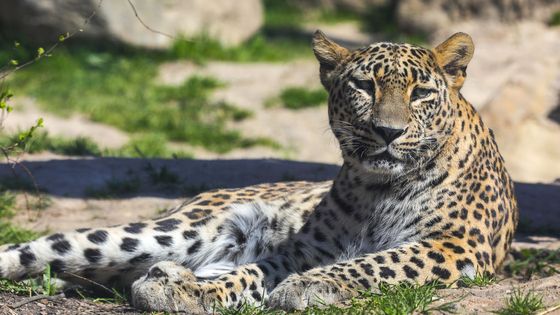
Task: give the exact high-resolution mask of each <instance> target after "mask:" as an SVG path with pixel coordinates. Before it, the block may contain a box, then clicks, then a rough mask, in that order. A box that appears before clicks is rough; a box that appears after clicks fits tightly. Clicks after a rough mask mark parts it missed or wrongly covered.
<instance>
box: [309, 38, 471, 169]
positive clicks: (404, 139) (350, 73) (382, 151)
mask: <svg viewBox="0 0 560 315" xmlns="http://www.w3.org/2000/svg"><path fill="white" fill-rule="evenodd" d="M313 50H314V53H315V56H316V57H317V59H318V60H319V63H320V76H321V82H322V83H323V85H324V87H325V88H326V89H327V91H328V92H329V122H330V126H331V129H332V130H333V132H334V134H335V136H336V137H337V139H338V141H339V144H340V148H341V149H342V155H343V158H344V160H345V162H346V163H349V164H351V165H354V166H357V167H359V168H361V169H364V170H365V171H366V172H369V173H375V174H382V175H387V176H389V177H394V176H399V175H402V174H406V173H408V172H409V171H411V170H414V169H417V168H419V167H420V166H422V165H425V164H426V163H428V162H429V161H430V160H432V159H433V158H434V157H436V156H437V155H438V153H439V152H441V150H442V148H443V146H444V144H445V143H446V141H447V140H448V139H449V137H450V136H451V135H452V134H453V132H454V127H455V124H456V122H457V119H458V112H459V110H458V106H459V105H458V104H457V103H459V102H458V100H459V98H460V94H459V90H460V89H461V86H462V85H463V82H464V80H465V76H466V67H467V64H468V62H469V61H470V60H471V58H472V56H473V53H474V45H473V42H472V40H471V38H470V36H469V35H467V34H464V33H457V34H455V35H453V36H451V37H450V38H449V39H447V40H446V41H445V42H443V43H442V44H440V45H438V46H437V47H436V48H434V49H432V50H430V49H426V48H422V47H419V46H415V45H410V44H396V43H387V42H382V43H375V44H372V45H370V46H367V47H365V48H362V49H357V50H354V51H350V50H348V49H346V48H344V47H342V46H340V45H338V44H336V43H334V42H333V41H331V40H329V39H328V38H327V37H325V35H324V34H323V33H322V32H320V31H317V32H316V33H315V35H314V38H313Z"/></svg>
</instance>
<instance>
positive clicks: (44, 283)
mask: <svg viewBox="0 0 560 315" xmlns="http://www.w3.org/2000/svg"><path fill="white" fill-rule="evenodd" d="M54 277H55V275H54V274H53V273H52V272H51V266H50V265H48V264H47V267H46V268H45V270H44V271H43V274H42V277H41V279H28V280H23V281H13V280H7V279H0V292H9V293H13V294H17V295H28V296H32V295H36V294H43V295H47V296H53V295H55V294H56V293H58V291H59V289H58V288H57V287H56V284H55V281H54Z"/></svg>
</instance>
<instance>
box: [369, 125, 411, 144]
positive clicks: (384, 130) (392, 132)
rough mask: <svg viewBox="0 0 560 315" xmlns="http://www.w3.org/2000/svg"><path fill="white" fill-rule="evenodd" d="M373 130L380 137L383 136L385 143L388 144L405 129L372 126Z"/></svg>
mask: <svg viewBox="0 0 560 315" xmlns="http://www.w3.org/2000/svg"><path fill="white" fill-rule="evenodd" d="M373 131H375V132H376V133H377V134H378V135H379V136H380V137H381V138H383V140H385V143H387V144H389V143H391V142H393V141H394V140H395V139H397V138H398V137H400V136H402V135H403V134H404V133H405V131H406V129H394V128H388V127H377V126H374V127H373Z"/></svg>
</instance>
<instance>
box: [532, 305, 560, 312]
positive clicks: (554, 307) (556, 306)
mask: <svg viewBox="0 0 560 315" xmlns="http://www.w3.org/2000/svg"><path fill="white" fill-rule="evenodd" d="M559 309H560V303H558V304H556V305H553V306H551V307H549V308H547V309H545V310H543V311H542V312H539V313H537V315H545V314H550V313H552V312H553V311H556V310H559Z"/></svg>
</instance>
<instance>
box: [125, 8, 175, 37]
mask: <svg viewBox="0 0 560 315" xmlns="http://www.w3.org/2000/svg"><path fill="white" fill-rule="evenodd" d="M128 4H130V7H131V8H132V11H134V16H136V19H138V21H139V22H140V23H141V24H142V25H143V26H144V27H145V28H146V29H147V30H149V31H150V32H152V33H156V34H160V35H163V36H165V37H168V38H171V39H175V37H174V36H173V35H169V34H167V33H164V32H162V31H158V30H155V29H153V28H151V27H150V26H149V25H148V24H146V23H144V21H143V20H142V18H140V16H139V15H138V11H137V10H136V7H135V6H134V4H133V3H132V0H128Z"/></svg>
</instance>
